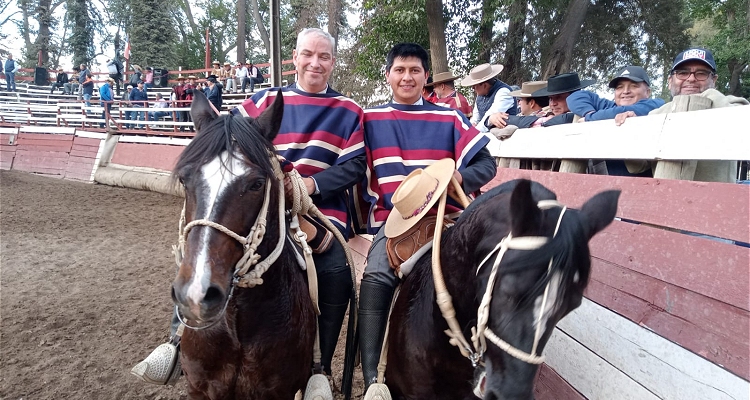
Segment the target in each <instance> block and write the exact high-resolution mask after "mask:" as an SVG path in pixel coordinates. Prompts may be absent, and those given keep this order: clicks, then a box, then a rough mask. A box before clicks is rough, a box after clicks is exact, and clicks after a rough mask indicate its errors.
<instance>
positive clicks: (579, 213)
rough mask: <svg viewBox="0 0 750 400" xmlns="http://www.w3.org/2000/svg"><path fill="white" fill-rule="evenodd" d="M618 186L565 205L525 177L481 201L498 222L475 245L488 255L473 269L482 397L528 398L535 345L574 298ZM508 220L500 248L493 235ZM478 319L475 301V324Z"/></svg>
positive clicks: (538, 350) (537, 356)
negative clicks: (537, 191)
mask: <svg viewBox="0 0 750 400" xmlns="http://www.w3.org/2000/svg"><path fill="white" fill-rule="evenodd" d="M540 187H541V186H540ZM619 194H620V192H619V191H607V192H602V193H599V194H597V195H595V196H594V197H592V198H591V199H589V200H588V201H587V202H586V203H585V204H584V205H583V207H581V209H580V210H572V209H566V208H564V207H563V206H562V205H560V204H559V203H557V202H556V201H554V200H544V201H539V200H540V199H539V198H538V196H534V195H533V194H532V185H531V182H530V181H527V180H521V181H519V182H518V183H517V185H516V187H515V188H514V189H513V192H512V194H510V196H509V197H510V198H509V200H508V198H507V196H506V197H505V198H504V200H500V199H499V200H498V201H505V202H506V203H505V205H507V202H508V201H509V202H510V204H509V207H508V206H500V207H497V206H496V207H491V210H489V209H488V207H483V209H485V210H487V211H486V212H492V213H494V214H497V215H493V216H492V217H490V218H487V220H488V221H496V222H495V223H498V222H499V225H503V226H502V227H500V228H498V227H497V226H496V227H495V228H494V231H495V232H497V231H501V232H503V233H498V234H496V235H494V237H493V235H487V238H486V239H483V240H482V241H481V242H480V244H479V246H478V247H477V253H476V254H477V258H478V259H480V260H482V259H485V258H487V260H486V261H487V262H485V263H484V264H482V265H480V266H479V270H478V271H477V292H478V294H477V296H478V299H481V300H482V304H484V305H486V306H487V307H486V321H485V324H486V325H485V326H486V330H485V331H484V338H486V339H485V351H484V357H483V359H484V364H485V373H486V380H484V382H482V383H483V386H484V393H485V397H484V398H485V399H497V400H530V399H533V384H534V378H535V375H536V372H537V370H538V367H539V364H540V363H541V362H542V361H543V358H542V357H541V354H542V351H543V349H544V347H545V345H546V344H547V341H548V340H549V338H550V336H551V334H552V332H553V330H554V327H555V325H556V324H557V323H558V321H560V319H562V318H563V317H564V316H565V315H567V314H568V313H569V312H571V311H573V310H574V309H575V308H577V307H578V306H579V305H580V304H581V301H582V297H583V290H584V289H585V288H586V286H587V284H588V279H589V272H590V269H591V260H590V255H589V247H588V242H589V240H590V239H591V238H592V237H593V236H594V235H595V234H596V233H597V232H599V231H601V230H602V229H604V228H605V227H606V226H607V225H609V223H610V222H611V221H612V220H613V219H614V216H615V213H616V211H617V200H618V197H619ZM497 197H498V198H500V197H502V196H497ZM552 198H554V197H552ZM502 214H504V215H502ZM488 224H489V222H488ZM508 228H509V231H510V235H508V236H505V237H504V238H502V241H504V242H505V243H506V244H505V248H503V246H498V245H497V243H498V240H497V239H498V237H499V235H503V234H505V233H506V232H508ZM489 229H492V228H489ZM506 251H507V252H506ZM503 253H504V254H503ZM498 258H500V260H498ZM478 264H479V263H478ZM493 269H494V273H493ZM481 320H482V306H481V305H480V313H479V321H480V328H481Z"/></svg>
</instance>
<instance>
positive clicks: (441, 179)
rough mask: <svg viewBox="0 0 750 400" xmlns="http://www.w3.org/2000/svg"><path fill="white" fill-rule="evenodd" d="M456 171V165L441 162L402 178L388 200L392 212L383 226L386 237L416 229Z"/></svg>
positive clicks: (447, 159)
mask: <svg viewBox="0 0 750 400" xmlns="http://www.w3.org/2000/svg"><path fill="white" fill-rule="evenodd" d="M455 170H456V162H455V161H453V160H452V159H450V158H444V159H442V160H440V161H436V162H435V163H433V164H432V165H430V166H429V167H427V168H425V169H421V168H420V169H416V170H414V171H412V172H411V173H410V174H409V175H408V176H407V177H406V178H404V180H403V182H401V184H400V185H398V188H397V189H396V191H395V192H393V197H391V202H392V203H393V210H391V213H390V214H389V215H388V219H387V220H386V222H385V236H386V237H389V238H393V237H396V236H399V235H401V234H402V233H404V232H406V231H408V230H409V228H411V227H413V226H414V225H416V224H417V222H419V220H421V219H422V217H424V216H425V215H426V214H427V212H428V211H430V209H431V208H432V206H433V205H435V203H437V201H438V200H440V195H441V194H442V193H443V192H444V191H445V189H446V188H447V187H448V184H449V183H450V182H451V178H452V177H453V172H454V171H455Z"/></svg>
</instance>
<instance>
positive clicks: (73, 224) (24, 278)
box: [0, 171, 363, 400]
mask: <svg viewBox="0 0 750 400" xmlns="http://www.w3.org/2000/svg"><path fill="white" fill-rule="evenodd" d="M181 205H182V200H181V199H179V198H176V197H172V196H169V195H163V194H158V193H151V192H144V191H137V190H132V189H122V188H115V187H109V186H103V185H93V184H85V183H77V182H71V181H63V180H61V179H55V178H49V177H42V176H35V175H31V174H27V173H22V172H15V171H0V399H5V400H21V399H23V400H27V399H28V400H36V399H97V400H98V399H185V398H186V397H187V396H186V387H185V383H184V380H180V382H179V384H178V385H177V386H175V387H162V386H154V385H148V384H145V383H143V382H141V381H140V380H138V379H137V378H136V377H134V376H132V375H130V368H131V367H132V366H133V365H135V364H136V363H137V362H138V361H140V360H141V359H143V357H145V356H146V355H148V353H149V352H150V351H151V350H152V349H153V348H154V347H155V346H156V345H158V344H159V343H162V342H163V341H165V340H166V339H167V336H168V324H169V318H170V315H171V310H172V309H171V305H172V302H171V300H170V297H169V289H170V285H171V281H172V278H173V276H174V271H175V270H174V268H175V267H174V258H173V256H172V255H171V245H172V244H173V243H175V242H176V240H177V221H178V217H179V212H180V207H181ZM344 328H346V322H345V323H344ZM344 338H345V336H344V334H343V333H342V336H341V341H340V343H339V347H338V349H337V353H336V356H335V359H334V366H333V367H334V377H335V386H336V388H334V393H337V395H336V398H337V399H343V395H341V394H340V393H339V392H338V389H337V388H339V387H340V381H341V368H342V364H343V347H344V346H343V341H344ZM362 391H363V386H362V375H361V372H360V371H359V368H357V370H356V371H355V388H354V391H353V398H355V399H359V398H362ZM290 400H291V399H290Z"/></svg>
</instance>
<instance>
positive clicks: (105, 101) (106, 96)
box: [99, 78, 115, 128]
mask: <svg viewBox="0 0 750 400" xmlns="http://www.w3.org/2000/svg"><path fill="white" fill-rule="evenodd" d="M114 83H115V80H114V78H107V80H106V81H105V82H104V84H103V85H102V86H101V87H99V99H100V100H101V102H102V106H103V107H104V111H103V112H102V119H103V120H104V122H102V123H100V124H99V127H100V128H104V126H105V125H106V124H107V123H108V122H109V119H110V118H111V114H112V99H113V97H112V85H114Z"/></svg>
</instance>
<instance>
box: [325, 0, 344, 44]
mask: <svg viewBox="0 0 750 400" xmlns="http://www.w3.org/2000/svg"><path fill="white" fill-rule="evenodd" d="M342 13H343V4H342V1H341V0H328V33H330V34H331V36H333V39H334V40H335V42H336V45H335V46H334V48H333V55H336V54H338V48H339V30H340V28H341V14H342Z"/></svg>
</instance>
